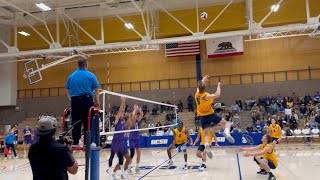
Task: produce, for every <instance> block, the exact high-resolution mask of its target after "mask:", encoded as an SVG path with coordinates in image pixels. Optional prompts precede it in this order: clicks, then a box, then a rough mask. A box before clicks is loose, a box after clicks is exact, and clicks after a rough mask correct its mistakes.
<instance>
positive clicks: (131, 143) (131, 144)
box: [129, 139, 141, 149]
mask: <svg viewBox="0 0 320 180" xmlns="http://www.w3.org/2000/svg"><path fill="white" fill-rule="evenodd" d="M140 147H141V146H140V139H130V140H129V148H130V149H135V148H140Z"/></svg>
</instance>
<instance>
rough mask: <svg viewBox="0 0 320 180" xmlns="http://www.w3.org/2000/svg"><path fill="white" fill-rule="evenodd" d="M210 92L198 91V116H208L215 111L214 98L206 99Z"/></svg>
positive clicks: (196, 96) (196, 97)
mask: <svg viewBox="0 0 320 180" xmlns="http://www.w3.org/2000/svg"><path fill="white" fill-rule="evenodd" d="M208 94H209V93H207V92H204V93H201V94H200V93H199V92H197V93H196V94H195V95H194V97H195V100H196V104H197V115H198V116H207V115H210V114H213V113H214V110H213V108H212V103H213V98H212V99H208V100H205V99H204V97H205V96H206V95H208Z"/></svg>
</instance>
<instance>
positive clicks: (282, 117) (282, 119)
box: [277, 111, 286, 129]
mask: <svg viewBox="0 0 320 180" xmlns="http://www.w3.org/2000/svg"><path fill="white" fill-rule="evenodd" d="M277 119H278V123H279V126H280V127H281V129H283V122H286V115H285V114H284V112H280V111H279V112H278V114H277Z"/></svg>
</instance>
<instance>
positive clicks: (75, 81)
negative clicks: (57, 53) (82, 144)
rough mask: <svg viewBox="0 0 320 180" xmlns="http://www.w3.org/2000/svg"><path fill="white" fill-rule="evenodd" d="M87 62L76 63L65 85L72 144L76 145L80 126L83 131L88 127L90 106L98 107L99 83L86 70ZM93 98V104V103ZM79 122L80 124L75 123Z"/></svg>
mask: <svg viewBox="0 0 320 180" xmlns="http://www.w3.org/2000/svg"><path fill="white" fill-rule="evenodd" d="M87 68H88V61H87V59H85V58H82V59H80V60H79V61H78V70H76V71H74V72H73V73H72V74H71V75H70V76H69V78H68V80H67V84H66V90H67V96H68V98H69V99H70V100H71V119H72V124H73V125H74V128H73V130H72V138H73V140H74V142H73V144H74V145H78V144H79V139H80V137H81V125H82V124H83V127H84V129H85V130H87V126H88V119H87V118H88V111H89V109H90V107H91V106H93V105H95V106H97V107H98V106H99V87H100V86H99V83H98V81H97V78H96V76H95V75H94V74H93V73H91V72H89V71H88V70H87ZM93 97H94V103H93ZM79 120H81V122H82V123H77V122H78V121H79Z"/></svg>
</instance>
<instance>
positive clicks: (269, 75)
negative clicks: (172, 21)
mask: <svg viewBox="0 0 320 180" xmlns="http://www.w3.org/2000/svg"><path fill="white" fill-rule="evenodd" d="M312 79H320V68H313V69H312V68H311V67H309V68H308V69H298V70H287V71H274V72H259V73H244V74H229V75H215V76H211V77H210V82H209V86H212V85H216V83H217V82H222V83H224V84H227V85H228V84H229V85H230V84H253V83H266V82H280V81H291V80H312ZM196 84H197V78H196V77H190V78H179V79H162V80H150V81H136V82H119V83H109V84H101V89H109V90H110V91H114V92H128V91H149V90H161V89H176V88H192V87H196ZM65 95H66V92H65V89H64V87H50V88H37V89H20V90H18V99H25V98H37V97H52V96H65Z"/></svg>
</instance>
